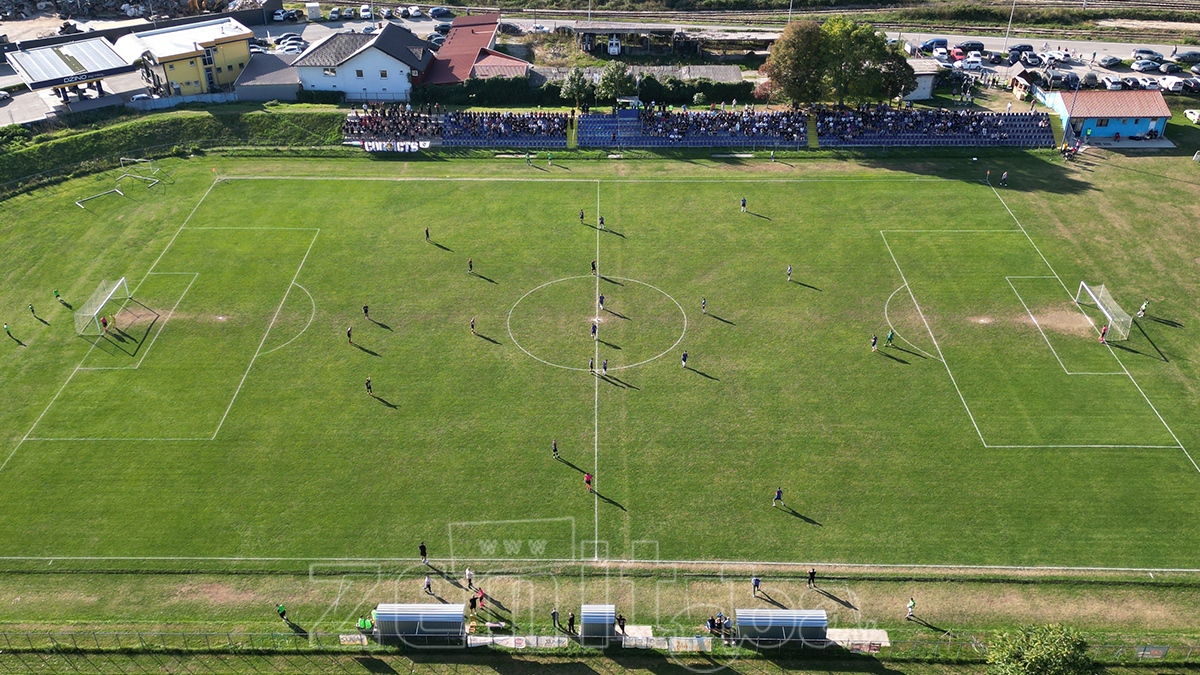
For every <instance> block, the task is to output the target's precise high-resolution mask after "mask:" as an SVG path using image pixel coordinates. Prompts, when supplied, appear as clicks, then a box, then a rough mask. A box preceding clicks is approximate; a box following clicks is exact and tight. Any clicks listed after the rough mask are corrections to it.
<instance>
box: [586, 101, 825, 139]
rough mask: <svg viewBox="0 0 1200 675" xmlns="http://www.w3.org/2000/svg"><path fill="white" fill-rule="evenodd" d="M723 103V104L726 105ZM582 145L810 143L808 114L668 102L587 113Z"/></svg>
mask: <svg viewBox="0 0 1200 675" xmlns="http://www.w3.org/2000/svg"><path fill="white" fill-rule="evenodd" d="M722 108H724V106H723V105H722ZM578 139H579V146H580V147H631V148H712V147H726V148H728V147H739V148H748V147H764V148H772V149H800V148H806V147H808V116H807V114H806V113H805V112H803V111H788V112H758V111H755V110H753V109H751V108H750V107H748V106H747V107H743V108H742V109H741V110H734V109H730V110H728V111H726V110H723V109H722V110H718V109H717V107H716V105H715V104H714V105H712V106H710V107H709V109H708V110H702V111H698V112H697V111H688V110H687V108H686V106H684V107H683V109H682V111H681V112H675V111H674V110H673V109H670V108H668V107H667V106H665V105H662V106H655V107H647V108H641V109H637V110H618V111H617V112H616V114H598V115H585V116H583V117H581V118H580V120H579V132H578Z"/></svg>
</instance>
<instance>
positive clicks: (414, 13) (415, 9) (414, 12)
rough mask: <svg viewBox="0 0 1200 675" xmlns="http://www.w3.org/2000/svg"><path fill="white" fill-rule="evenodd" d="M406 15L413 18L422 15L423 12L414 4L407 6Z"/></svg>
mask: <svg viewBox="0 0 1200 675" xmlns="http://www.w3.org/2000/svg"><path fill="white" fill-rule="evenodd" d="M408 15H409V16H410V17H412V18H414V19H419V18H421V17H422V16H424V15H423V14H421V8H420V7H417V6H416V5H413V6H411V7H409V8H408Z"/></svg>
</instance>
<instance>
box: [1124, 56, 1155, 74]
mask: <svg viewBox="0 0 1200 675" xmlns="http://www.w3.org/2000/svg"><path fill="white" fill-rule="evenodd" d="M1129 67H1130V68H1133V69H1134V70H1136V71H1138V72H1139V73H1145V72H1149V71H1151V70H1155V71H1156V70H1158V61H1151V60H1149V59H1141V60H1139V61H1134V62H1133V65H1132V66H1129Z"/></svg>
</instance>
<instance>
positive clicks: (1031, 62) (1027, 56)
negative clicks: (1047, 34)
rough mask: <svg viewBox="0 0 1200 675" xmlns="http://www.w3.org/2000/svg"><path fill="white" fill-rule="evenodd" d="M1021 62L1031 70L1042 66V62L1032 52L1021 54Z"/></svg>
mask: <svg viewBox="0 0 1200 675" xmlns="http://www.w3.org/2000/svg"><path fill="white" fill-rule="evenodd" d="M1021 61H1023V62H1024V63H1025V65H1027V66H1030V67H1033V68H1036V67H1038V66H1040V65H1042V60H1041V59H1040V58H1038V55H1037V54H1034V53H1033V52H1021Z"/></svg>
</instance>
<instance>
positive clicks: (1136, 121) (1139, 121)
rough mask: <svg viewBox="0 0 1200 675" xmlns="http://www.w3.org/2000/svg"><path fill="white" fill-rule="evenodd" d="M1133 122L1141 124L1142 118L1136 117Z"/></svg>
mask: <svg viewBox="0 0 1200 675" xmlns="http://www.w3.org/2000/svg"><path fill="white" fill-rule="evenodd" d="M1133 123H1134V124H1141V123H1142V120H1140V119H1136V120H1134V121H1133Z"/></svg>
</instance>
